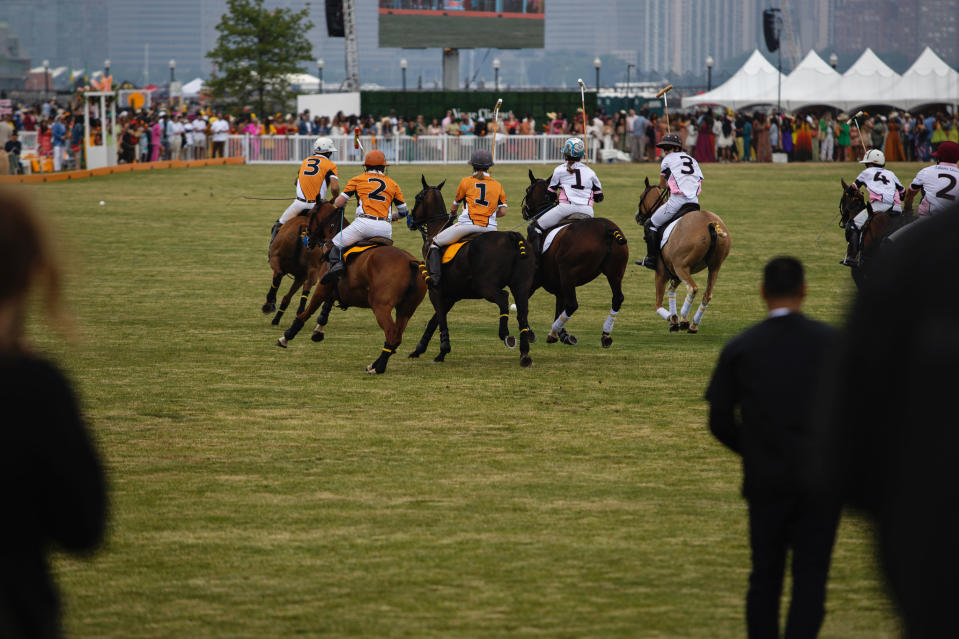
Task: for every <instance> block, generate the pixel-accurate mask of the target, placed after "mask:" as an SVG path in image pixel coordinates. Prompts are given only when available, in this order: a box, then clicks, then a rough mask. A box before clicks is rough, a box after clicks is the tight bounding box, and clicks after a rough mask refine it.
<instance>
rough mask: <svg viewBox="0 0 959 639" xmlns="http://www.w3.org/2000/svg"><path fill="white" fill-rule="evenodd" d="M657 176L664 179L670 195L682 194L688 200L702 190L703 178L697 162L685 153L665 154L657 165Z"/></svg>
mask: <svg viewBox="0 0 959 639" xmlns="http://www.w3.org/2000/svg"><path fill="white" fill-rule="evenodd" d="M659 174H660V175H662V176H663V177H665V178H666V181H667V183H668V184H669V192H670V193H682V194H683V195H685V196H686V197H688V198H695V197H696V196H698V195H699V193H700V191H702V189H703V179H705V178H703V171H702V169H700V168H699V162H697V161H696V160H694V159H693V158H692V156H689V155H687V154H685V153H678V152H673V153H669V154H667V155H666V156H665V157H664V158H663V162H662V164H660V165H659ZM694 201H695V200H694Z"/></svg>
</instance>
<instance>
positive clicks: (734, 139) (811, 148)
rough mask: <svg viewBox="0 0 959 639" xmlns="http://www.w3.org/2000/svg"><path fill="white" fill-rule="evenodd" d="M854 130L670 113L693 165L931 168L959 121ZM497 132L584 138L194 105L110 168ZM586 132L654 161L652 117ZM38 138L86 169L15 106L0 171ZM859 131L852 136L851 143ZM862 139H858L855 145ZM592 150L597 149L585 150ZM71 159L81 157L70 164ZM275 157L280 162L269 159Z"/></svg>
mask: <svg viewBox="0 0 959 639" xmlns="http://www.w3.org/2000/svg"><path fill="white" fill-rule="evenodd" d="M858 123H859V128H857V127H856V126H855V123H854V122H852V120H851V119H850V118H849V116H848V115H847V114H845V113H838V114H837V113H834V112H833V111H830V110H820V111H818V112H800V113H797V114H794V115H787V114H777V113H772V114H769V115H767V114H766V113H764V112H761V111H755V112H752V113H748V112H739V113H733V112H731V111H718V110H712V109H705V110H696V111H692V112H673V113H671V114H670V128H671V130H673V131H674V132H678V133H679V135H680V138H681V140H682V142H683V147H684V149H685V151H686V152H687V153H689V154H690V155H693V156H694V157H695V158H696V159H697V160H698V161H699V162H717V161H718V162H771V161H773V160H774V154H782V156H778V157H775V159H777V160H781V161H782V160H788V161H790V162H798V161H823V162H829V161H839V162H841V161H857V160H859V159H860V158H861V157H862V153H863V143H864V144H865V146H866V147H867V148H879V149H882V150H883V151H884V153H885V154H886V159H887V160H888V161H891V162H895V161H928V160H929V158H930V154H931V153H932V151H933V150H935V148H936V146H938V144H939V143H941V142H944V141H946V140H953V141H959V118H957V116H956V115H955V114H953V115H948V114H945V113H942V112H926V113H916V114H911V113H898V112H895V111H893V112H891V113H889V114H888V115H873V116H861V117H860V118H859V119H858ZM497 126H498V127H499V129H498V133H499V134H500V135H537V134H553V135H582V133H583V115H582V110H581V109H577V113H570V114H568V115H567V114H564V113H554V112H549V113H546V114H545V118H543V119H541V120H537V119H536V118H534V117H533V116H532V115H531V114H529V113H526V114H522V115H521V116H518V115H517V114H514V113H512V112H507V113H505V114H504V115H503V117H502V120H501V121H499V122H498V123H493V122H487V121H486V120H485V119H484V118H483V117H473V115H472V114H469V113H461V112H455V111H453V110H447V111H446V115H445V116H444V117H442V118H439V117H434V118H426V117H424V116H423V115H415V116H404V115H400V114H397V113H396V112H395V111H391V112H390V113H389V114H385V115H382V116H373V115H364V116H358V115H345V114H344V113H342V112H340V113H337V114H336V115H335V116H333V117H332V118H330V117H325V116H319V115H311V114H310V112H309V111H308V110H307V111H304V112H302V113H299V114H298V115H295V116H294V115H293V114H292V113H287V114H285V115H284V114H282V113H275V114H272V115H267V116H262V117H261V116H258V115H257V114H256V113H243V114H242V115H240V116H232V115H230V114H227V113H224V112H222V111H219V110H216V109H211V108H208V107H205V106H203V105H201V104H196V103H194V104H189V105H169V106H168V105H165V104H159V105H156V108H153V109H139V110H131V109H127V110H121V111H120V112H119V113H118V116H117V131H116V136H117V137H116V142H117V161H118V163H134V162H156V161H159V160H186V159H204V158H216V157H223V156H224V155H236V154H237V153H238V152H239V151H238V148H235V149H227V148H226V145H227V141H228V139H229V136H231V135H243V136H251V137H256V138H260V137H264V136H265V137H269V138H272V136H292V135H302V136H318V135H330V136H339V135H350V134H352V132H353V131H354V130H355V129H356V128H359V129H360V131H361V133H362V134H363V135H366V136H375V137H376V138H377V140H378V142H379V143H380V144H382V145H384V146H385V147H387V148H388V147H389V145H390V144H391V143H392V141H393V140H394V139H396V138H401V137H404V136H405V137H409V138H416V137H418V136H423V135H428V136H443V135H447V136H478V137H482V136H487V135H491V134H492V133H493V132H494V130H496V129H497ZM111 127H112V124H111V123H105V128H106V131H104V124H103V123H101V122H99V121H98V120H96V119H95V118H93V119H92V120H91V132H90V135H91V137H92V138H93V140H92V142H93V143H94V144H99V143H100V141H101V140H102V136H103V135H104V134H105V135H107V136H108V137H112V136H113V134H114V132H113V131H112V129H111ZM586 129H587V134H588V135H589V137H590V138H591V139H593V140H595V141H596V142H598V145H597V146H598V148H599V149H600V151H599V159H601V160H603V161H633V162H647V161H649V162H653V161H657V160H658V159H659V154H660V153H661V150H660V149H658V148H657V147H656V144H657V142H659V140H660V139H661V138H662V136H663V135H664V134H665V132H666V118H665V117H664V116H663V115H660V114H658V113H656V112H651V111H648V110H645V109H644V110H640V111H639V112H638V113H637V112H636V111H634V110H633V109H630V110H629V111H626V110H621V111H619V112H617V113H613V114H606V113H604V112H603V111H598V112H596V113H594V114H593V115H592V116H591V117H590V118H588V119H587V125H586ZM22 132H36V137H35V138H31V140H35V147H31V152H32V153H34V157H31V158H30V159H31V160H32V161H33V163H32V168H33V170H34V171H37V170H41V171H44V170H48V171H59V170H61V169H63V168H73V167H78V166H83V163H82V157H83V146H84V145H83V135H84V124H83V112H82V104H81V103H80V102H79V101H77V102H74V103H69V104H65V105H58V104H57V102H55V101H54V100H50V101H49V102H43V103H40V104H37V105H29V106H21V107H20V108H18V109H17V110H15V111H14V112H13V114H11V115H8V116H5V117H4V118H3V119H2V120H0V147H2V148H3V149H4V150H5V151H6V154H5V156H6V157H3V158H0V160H7V159H8V162H2V161H0V173H4V172H7V170H8V167H9V171H10V172H18V171H22V170H23V164H25V163H26V162H25V161H21V160H24V158H23V151H24V149H23V147H24V140H23V138H24V136H23V135H22ZM860 132H861V136H862V137H861V138H860ZM274 140H275V138H272V139H269V140H265V141H262V142H257V143H256V149H257V150H261V149H267V148H276V149H277V150H278V151H279V150H281V149H282V148H285V147H283V145H282V144H281V145H280V146H278V147H272V146H271V145H273V144H274ZM860 140H862V142H861V141H860ZM594 148H596V147H594ZM77 158H81V161H78V160H77ZM277 159H282V158H280V157H277Z"/></svg>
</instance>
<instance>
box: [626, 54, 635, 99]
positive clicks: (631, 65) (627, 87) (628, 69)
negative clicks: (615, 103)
mask: <svg viewBox="0 0 959 639" xmlns="http://www.w3.org/2000/svg"><path fill="white" fill-rule="evenodd" d="M635 66H636V65H635V64H632V63H627V64H626V97H627V98H628V97H629V72H630V71H631V70H632V68H633V67H635Z"/></svg>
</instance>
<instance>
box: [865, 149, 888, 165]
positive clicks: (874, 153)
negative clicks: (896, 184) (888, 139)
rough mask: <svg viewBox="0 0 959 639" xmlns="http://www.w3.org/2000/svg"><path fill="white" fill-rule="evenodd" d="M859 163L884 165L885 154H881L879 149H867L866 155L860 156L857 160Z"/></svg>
mask: <svg viewBox="0 0 959 639" xmlns="http://www.w3.org/2000/svg"><path fill="white" fill-rule="evenodd" d="M859 164H878V165H879V166H886V156H885V155H883V152H882V151H880V150H879V149H869V150H868V151H866V155H864V156H862V159H861V160H859Z"/></svg>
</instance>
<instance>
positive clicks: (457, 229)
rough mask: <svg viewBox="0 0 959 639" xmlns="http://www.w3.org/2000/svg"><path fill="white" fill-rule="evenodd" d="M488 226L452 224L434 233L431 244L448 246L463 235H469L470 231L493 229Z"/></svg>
mask: <svg viewBox="0 0 959 639" xmlns="http://www.w3.org/2000/svg"><path fill="white" fill-rule="evenodd" d="M495 230H496V229H492V228H490V227H488V226H477V225H475V224H458V223H457V224H454V225H453V226H451V227H449V228H448V229H445V230H443V231H441V232H439V233H437V234H436V237H434V238H433V243H432V245H433V246H436V247H443V246H449V245H450V244H452V243H453V242H456V241H457V240H459V239H460V238H462V237H463V236H465V235H470V234H471V233H486V232H487V231H495Z"/></svg>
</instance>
